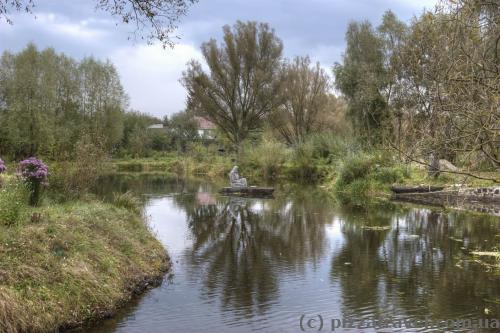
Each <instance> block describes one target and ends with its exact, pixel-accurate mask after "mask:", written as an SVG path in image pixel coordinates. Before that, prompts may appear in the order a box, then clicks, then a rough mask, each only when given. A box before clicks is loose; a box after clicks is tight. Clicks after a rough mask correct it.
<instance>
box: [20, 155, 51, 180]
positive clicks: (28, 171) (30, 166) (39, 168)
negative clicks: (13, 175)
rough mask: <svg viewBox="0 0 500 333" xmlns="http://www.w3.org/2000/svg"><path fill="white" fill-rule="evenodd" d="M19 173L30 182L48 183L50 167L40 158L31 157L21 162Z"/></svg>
mask: <svg viewBox="0 0 500 333" xmlns="http://www.w3.org/2000/svg"><path fill="white" fill-rule="evenodd" d="M18 172H19V175H20V176H21V178H22V179H24V180H25V181H28V182H41V183H42V184H46V180H47V177H48V176H49V168H48V167H47V166H46V165H45V164H44V163H43V162H42V161H41V160H39V159H37V158H35V157H30V158H28V159H25V160H23V161H21V162H20V163H19V171H18Z"/></svg>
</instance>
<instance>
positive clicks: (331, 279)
mask: <svg viewBox="0 0 500 333" xmlns="http://www.w3.org/2000/svg"><path fill="white" fill-rule="evenodd" d="M115 181H116V182H117V183H114V182H115ZM109 184H110V186H109V189H110V190H111V189H112V190H113V191H126V190H132V191H135V192H136V193H137V194H147V196H146V197H145V198H147V199H145V205H146V212H147V213H148V215H150V220H151V224H152V227H153V229H154V230H156V231H157V233H158V236H159V238H160V239H161V240H162V241H163V242H164V244H165V245H166V246H167V247H168V250H169V252H170V254H171V256H172V258H173V260H174V277H173V278H172V281H171V282H170V283H166V284H164V286H163V287H161V288H159V289H156V290H153V291H152V292H150V293H149V294H147V295H146V296H144V297H143V298H142V299H141V300H139V302H138V304H137V305H136V306H134V307H133V308H130V309H128V310H125V311H124V312H123V313H122V315H121V316H119V317H118V318H115V319H114V320H113V321H107V322H104V323H101V324H99V325H98V326H97V327H92V328H88V329H86V330H85V331H88V332H100V333H104V332H169V331H172V332H177V331H186V330H187V331H193V332H198V331H200V332H201V331H205V332H206V331H208V332H212V331H213V332H215V331H218V332H221V331H231V332H234V331H237V332H248V331H253V330H263V331H284V332H288V331H290V332H293V331H297V330H298V329H299V327H298V319H299V317H300V315H301V314H303V313H309V314H311V313H314V314H322V315H323V316H324V317H325V318H338V317H341V316H345V317H350V318H353V319H361V318H378V319H387V318H434V319H447V318H464V317H465V318H498V317H500V306H499V305H498V303H494V301H495V300H497V301H498V299H500V283H499V282H500V275H499V274H498V273H494V272H488V271H487V269H486V268H485V267H484V266H482V265H479V264H478V263H475V262H473V261H471V260H470V258H471V257H470V256H469V255H468V252H469V251H471V250H482V251H491V250H494V249H498V247H499V246H500V238H499V237H498V235H499V234H500V221H499V219H498V218H497V217H487V216H484V215H473V214H467V213H463V212H454V211H452V212H447V211H441V210H436V209H428V208H421V207H411V206H404V205H399V204H398V205H395V204H387V203H386V204H382V205H380V204H375V205H373V204H370V203H366V204H365V205H363V206H352V207H350V206H339V205H338V204H336V203H335V201H334V200H332V199H331V198H330V197H329V196H328V195H327V194H326V193H324V192H322V191H320V190H317V189H314V188H306V187H302V188H292V189H291V190H290V191H288V192H285V191H278V196H277V198H276V199H273V200H258V199H244V198H236V197H222V196H219V195H218V194H216V190H217V188H218V186H216V185H213V184H207V183H205V182H202V181H184V180H179V179H167V178H165V177H161V176H151V177H149V176H148V177H142V176H141V177H131V178H129V179H128V180H123V178H121V179H120V180H113V179H110V180H109ZM485 309H487V310H488V311H487V312H488V314H485ZM365 331H366V332H370V331H373V330H365ZM476 331H480V330H476ZM484 331H486V330H484ZM491 331H495V330H491Z"/></svg>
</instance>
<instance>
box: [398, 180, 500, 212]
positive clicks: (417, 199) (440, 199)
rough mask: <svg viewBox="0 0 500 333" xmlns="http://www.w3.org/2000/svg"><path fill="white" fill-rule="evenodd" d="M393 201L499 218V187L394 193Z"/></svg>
mask: <svg viewBox="0 0 500 333" xmlns="http://www.w3.org/2000/svg"><path fill="white" fill-rule="evenodd" d="M392 198H393V199H394V200H399V201H407V202H414V203H420V204H427V205H439V206H445V207H452V208H458V209H466V210H473V211H479V212H483V213H487V214H491V215H496V216H500V186H497V187H481V188H467V187H466V188H463V187H460V186H452V187H449V188H446V189H444V190H442V191H436V192H426V193H394V194H393V197H392Z"/></svg>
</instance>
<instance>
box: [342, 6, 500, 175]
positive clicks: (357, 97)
mask: <svg viewBox="0 0 500 333" xmlns="http://www.w3.org/2000/svg"><path fill="white" fill-rule="evenodd" d="M499 23H500V15H499V12H498V6H497V4H496V3H494V2H488V1H484V2H481V1H479V2H478V1H475V0H459V1H451V0H443V1H441V2H440V5H439V6H437V7H436V9H435V10H434V11H433V12H430V11H425V12H424V13H422V14H421V15H420V16H419V17H415V18H414V19H413V20H412V22H411V24H410V25H409V26H407V25H406V24H404V23H403V22H401V21H399V20H398V19H397V18H396V16H395V15H394V14H393V13H392V12H390V11H388V12H386V13H385V14H384V16H383V17H382V23H381V24H380V25H379V26H378V27H377V28H376V29H374V28H372V26H371V25H370V24H369V23H367V22H361V23H359V22H353V23H351V24H350V25H349V27H348V30H347V33H346V40H347V48H346V52H345V55H344V58H343V62H342V64H336V65H335V69H334V74H335V82H336V86H337V88H338V89H339V90H340V91H341V92H342V93H343V95H344V96H345V97H346V99H347V102H348V107H349V114H350V115H351V119H352V122H353V126H354V128H355V129H356V130H357V131H358V133H359V136H360V138H361V139H362V142H364V143H368V144H371V145H373V144H377V145H378V146H380V145H384V146H386V147H391V148H394V149H396V150H397V151H398V153H399V157H400V159H403V158H404V159H406V160H413V161H415V160H418V161H425V160H428V159H429V163H428V164H429V165H432V164H433V163H432V159H431V158H430V156H433V159H435V160H438V159H447V160H449V161H451V162H453V163H460V164H459V167H465V168H475V169H477V168H478V167H484V164H485V163H484V162H485V161H486V162H488V163H489V167H490V169H493V170H495V169H498V167H499V166H500V157H499V156H500V146H499V145H498V141H499V135H500V132H499V131H498V123H499V121H500V104H499V103H500V102H499V99H498V96H499V92H500V86H499V84H500V80H499V74H498V73H499V72H498V63H499V58H498V57H499V54H500V53H499V52H498V46H499V44H498V36H499V34H500V30H499V29H500V28H499V27H500V24H499Z"/></svg>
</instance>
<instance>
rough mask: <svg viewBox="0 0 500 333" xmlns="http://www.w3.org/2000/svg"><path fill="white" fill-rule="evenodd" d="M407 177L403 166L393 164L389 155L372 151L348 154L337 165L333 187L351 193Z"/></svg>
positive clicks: (385, 185) (374, 188) (377, 188)
mask: <svg viewBox="0 0 500 333" xmlns="http://www.w3.org/2000/svg"><path fill="white" fill-rule="evenodd" d="M407 177H409V174H408V172H407V171H406V169H405V168H403V167H401V166H398V165H394V162H393V159H392V157H391V156H390V155H388V154H384V153H379V152H372V153H366V152H365V153H360V154H358V155H350V156H348V157H347V158H346V159H345V160H344V161H343V162H342V163H341V164H340V167H339V171H338V174H337V180H336V182H335V189H336V191H337V192H345V193H349V194H352V195H365V194H366V193H368V192H369V191H374V190H379V189H385V188H386V187H387V185H388V184H393V183H396V182H400V181H402V180H403V179H404V178H407Z"/></svg>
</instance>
